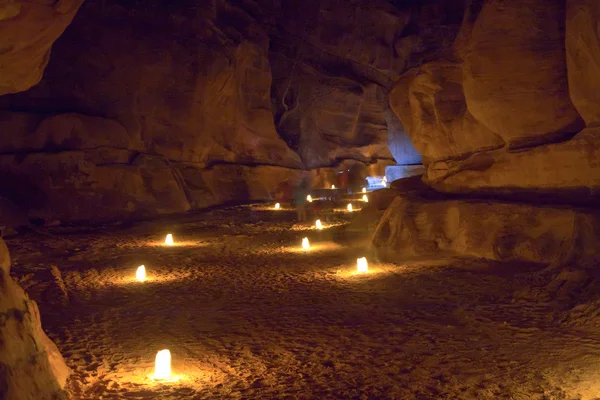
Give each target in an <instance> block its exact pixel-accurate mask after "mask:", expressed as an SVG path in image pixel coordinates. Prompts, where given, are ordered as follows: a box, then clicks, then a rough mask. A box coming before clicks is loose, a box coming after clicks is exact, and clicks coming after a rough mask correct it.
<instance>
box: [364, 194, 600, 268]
mask: <svg viewBox="0 0 600 400" xmlns="http://www.w3.org/2000/svg"><path fill="white" fill-rule="evenodd" d="M599 239H600V214H598V212H590V211H589V210H578V209H565V208H560V207H547V206H539V205H535V204H524V203H521V204H519V203H503V202H500V201H497V200H496V201H484V200H465V199H444V198H438V199H435V198H433V199H432V198H424V197H419V196H415V195H411V194H407V193H404V194H400V195H397V196H396V197H395V199H394V200H393V202H392V203H391V204H390V206H389V207H388V209H387V210H386V212H385V214H384V215H383V216H382V217H381V220H380V222H379V224H378V226H377V228H376V230H375V233H374V234H373V238H372V243H373V246H374V248H375V249H376V250H377V252H378V255H379V257H381V258H382V259H383V260H389V261H399V260H407V259H410V258H414V257H428V258H432V257H440V256H445V257H457V256H458V257H474V258H484V259H488V260H495V261H502V262H508V261H510V262H522V263H538V264H553V265H565V264H571V265H573V264H578V265H590V266H595V265H597V262H598V259H599V257H598V253H597V249H596V245H595V243H596V242H597V241H598V240H599Z"/></svg>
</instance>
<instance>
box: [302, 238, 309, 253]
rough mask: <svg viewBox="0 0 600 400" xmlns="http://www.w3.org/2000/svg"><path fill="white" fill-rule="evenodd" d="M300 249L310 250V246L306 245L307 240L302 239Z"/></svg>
mask: <svg viewBox="0 0 600 400" xmlns="http://www.w3.org/2000/svg"><path fill="white" fill-rule="evenodd" d="M302 248H303V249H304V250H310V244H309V243H308V238H304V239H302Z"/></svg>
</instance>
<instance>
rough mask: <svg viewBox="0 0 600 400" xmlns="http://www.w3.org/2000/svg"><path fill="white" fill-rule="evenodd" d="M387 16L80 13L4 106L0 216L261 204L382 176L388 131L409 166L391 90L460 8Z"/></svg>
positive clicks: (390, 10) (345, 8)
mask: <svg viewBox="0 0 600 400" xmlns="http://www.w3.org/2000/svg"><path fill="white" fill-rule="evenodd" d="M71 3H72V5H73V7H71V8H69V7H67V8H65V7H66V5H67V4H71ZM392 3H393V2H388V1H384V0H378V1H374V2H373V1H363V0H356V1H353V2H352V4H351V5H350V6H349V4H347V2H345V1H340V0H329V1H327V2H320V1H308V2H300V1H298V0H265V1H260V2H232V1H227V0H217V1H212V2H197V1H182V2H163V1H154V2H139V1H135V0H132V1H124V0H109V1H95V0H90V1H88V2H85V3H84V4H83V6H82V7H81V8H80V10H79V12H78V13H77V16H76V17H75V18H74V20H73V23H72V24H71V25H70V26H69V27H68V28H67V30H66V31H65V33H64V34H63V35H62V36H61V37H60V39H59V40H58V41H57V42H56V43H55V45H54V47H53V50H52V57H51V58H50V61H49V63H47V60H45V61H44V63H41V64H40V66H41V67H43V66H44V65H46V63H47V64H48V65H47V68H46V71H45V74H44V79H43V80H42V81H41V82H40V83H39V84H38V85H36V86H35V87H33V88H31V89H30V90H28V91H26V92H23V93H18V94H13V95H6V96H1V97H0V110H3V111H1V112H0V139H1V140H0V171H1V172H2V173H3V174H4V176H6V179H4V180H2V181H1V182H0V204H9V205H10V208H11V210H12V209H14V208H19V209H20V210H21V211H23V214H24V215H25V216H26V219H27V218H29V219H36V220H40V219H41V220H46V221H48V220H56V219H60V220H62V221H80V220H81V221H83V220H106V219H113V218H124V217H135V216H145V215H154V214H158V213H171V212H182V211H186V210H189V209H193V208H199V207H207V206H212V205H217V204H222V203H225V202H243V201H251V200H265V199H269V198H270V196H272V193H273V191H275V190H276V187H277V186H278V185H279V184H280V183H281V181H282V180H283V181H285V180H288V181H290V182H292V184H293V183H294V180H296V179H298V176H300V175H302V174H303V171H306V170H311V169H312V170H314V169H316V168H318V169H319V172H316V171H313V172H312V173H311V176H313V177H314V183H315V184H316V185H318V184H321V183H323V182H325V181H328V180H329V178H327V177H328V176H329V175H332V176H333V175H335V171H336V170H338V169H340V168H347V167H348V165H350V164H353V165H356V166H357V168H359V169H361V170H362V171H369V170H370V169H372V168H371V167H370V166H374V169H377V170H381V171H383V168H384V167H385V165H388V164H393V163H394V158H393V156H392V153H391V152H390V150H389V147H388V142H389V141H388V132H389V131H390V130H393V132H394V134H393V135H392V136H393V137H395V138H398V140H393V141H392V143H393V146H391V147H392V148H394V149H395V152H396V153H397V154H401V155H403V156H406V155H409V156H410V157H412V159H413V160H414V159H417V160H419V159H420V158H419V156H418V154H415V151H414V149H413V148H412V145H411V143H410V142H409V141H408V140H407V137H406V133H405V132H404V131H403V130H402V125H401V124H400V123H399V121H398V120H397V119H396V117H395V115H393V114H392V113H390V112H389V109H388V105H387V103H388V99H387V91H388V88H389V87H390V85H391V84H392V81H393V79H395V78H396V77H397V75H398V72H399V71H400V70H402V69H404V68H407V67H409V66H411V65H415V64H418V63H420V62H422V61H423V60H426V59H428V58H431V57H432V55H434V54H439V53H440V49H444V48H447V47H448V43H447V42H448V38H452V37H453V36H455V35H456V33H457V32H458V29H459V23H458V22H459V21H458V20H457V18H456V17H457V15H460V13H457V12H456V10H457V9H459V8H460V7H462V6H460V5H459V6H458V7H457V6H456V5H452V4H456V2H452V1H450V0H447V1H440V2H439V3H440V4H442V5H441V6H429V5H428V6H423V7H421V8H419V7H412V8H410V7H409V8H406V7H405V8H398V7H396V6H395V5H393V4H392ZM28 4H29V3H28ZM59 4H61V6H58V5H57V6H55V8H60V9H61V10H62V9H63V8H64V9H65V10H68V11H69V13H70V14H67V13H65V15H69V16H71V17H72V15H73V13H74V11H75V9H76V7H75V5H78V4H75V3H73V2H69V1H62V2H59ZM28 7H29V6H28ZM44 7H46V8H49V6H44ZM61 7H62V8H61ZM298 10H300V11H298ZM55 11H56V10H55ZM450 11H452V12H450ZM56 13H58V11H56V12H55V14H56ZM52 15H54V14H52ZM56 15H58V14H56ZM61 15H62V14H61ZM449 15H450V16H449ZM57 18H58V17H57ZM61 18H62V19H59V20H57V22H56V23H55V26H56V29H55V30H48V31H45V32H46V33H47V34H48V37H47V38H46V37H44V38H45V39H44V40H45V41H43V43H44V46H42V47H44V49H45V50H44V51H46V50H48V48H49V45H50V43H51V41H50V39H52V38H56V36H58V33H59V31H58V27H59V25H60V26H62V29H64V26H66V24H67V22H68V21H67V19H66V17H64V18H63V17H61ZM33 22H35V20H32V21H30V23H33ZM59 22H60V23H59ZM0 23H3V22H0ZM28 23H29V22H28ZM61 24H62V25H61ZM53 26H54V25H53ZM438 26H444V29H442V30H440V29H438V28H436V27H438ZM2 27H3V25H0V29H1V28H2ZM7 29H9V30H10V29H11V28H10V26H8V25H7ZM53 29H54V28H53ZM51 33H52V35H51ZM438 38H440V41H441V42H443V44H440V43H439V42H440V41H438ZM441 38H444V40H441ZM40 43H42V41H40ZM450 43H451V41H450ZM18 51H24V50H23V49H20V50H19V49H16V48H15V54H17V53H18ZM40 51H41V50H40ZM5 65H7V68H12V67H11V64H5ZM15 65H16V64H15ZM36 65H37V64H36ZM21 67H22V69H23V70H24V71H25V70H27V69H32V68H29V67H27V66H21ZM25 67H27V68H25ZM41 67H40V68H41ZM40 68H38V70H39V69H40ZM38 72H39V71H38ZM38 75H39V73H38ZM0 79H1V78H0ZM37 79H39V77H38V78H37ZM24 81H25V80H24ZM29 81H31V82H29ZM29 81H28V82H29V83H28V84H27V85H28V86H31V84H32V83H34V82H33V81H32V80H31V79H30V80H29ZM28 86H27V87H28ZM23 89H26V86H19V87H18V88H14V90H11V91H17V90H23ZM417 162H418V161H417ZM328 168H329V169H330V170H329V172H327V171H324V170H325V169H328ZM255 185H256V187H255ZM7 214H8V212H5V213H4V215H2V211H0V219H1V220H2V221H6V220H8V219H11V218H12V217H11V218H9V216H8V215H7ZM19 215H21V212H19ZM18 219H19V220H21V218H20V217H19V218H18ZM12 220H14V218H12Z"/></svg>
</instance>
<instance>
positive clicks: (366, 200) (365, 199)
mask: <svg viewBox="0 0 600 400" xmlns="http://www.w3.org/2000/svg"><path fill="white" fill-rule="evenodd" d="M362 199H363V201H364V202H365V203H368V202H369V198H368V197H367V195H366V194H363V197H362Z"/></svg>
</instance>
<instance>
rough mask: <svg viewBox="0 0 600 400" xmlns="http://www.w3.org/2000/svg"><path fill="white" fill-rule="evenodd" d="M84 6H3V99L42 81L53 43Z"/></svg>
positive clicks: (68, 1) (67, 0)
mask: <svg viewBox="0 0 600 400" xmlns="http://www.w3.org/2000/svg"><path fill="white" fill-rule="evenodd" d="M82 2H83V0H61V1H58V2H48V1H44V0H33V1H22V0H9V1H1V2H0V95H3V94H6V93H15V92H20V91H23V90H27V89H29V88H30V87H32V86H33V85H35V84H36V83H38V82H39V81H40V79H41V78H42V74H43V72H44V68H45V67H46V64H47V63H48V60H49V58H50V48H51V47H52V43H54V41H55V40H56V39H57V38H58V37H59V36H60V34H61V33H62V32H63V31H64V29H65V28H66V27H67V25H68V24H69V23H70V22H71V20H72V19H73V16H74V15H75V13H76V12H77V9H78V8H79V6H80V5H81V3H82Z"/></svg>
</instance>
